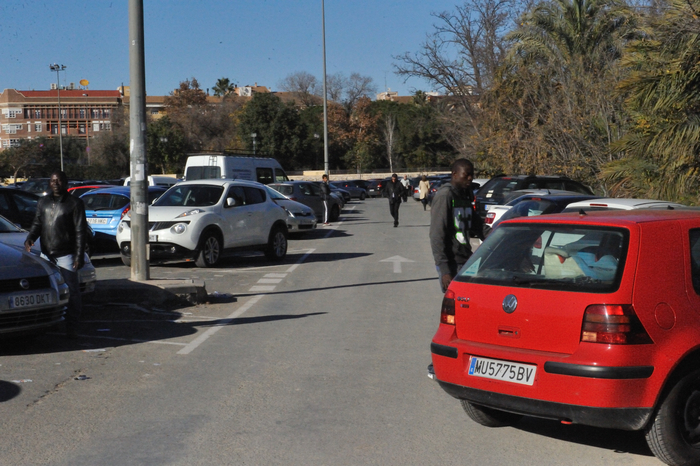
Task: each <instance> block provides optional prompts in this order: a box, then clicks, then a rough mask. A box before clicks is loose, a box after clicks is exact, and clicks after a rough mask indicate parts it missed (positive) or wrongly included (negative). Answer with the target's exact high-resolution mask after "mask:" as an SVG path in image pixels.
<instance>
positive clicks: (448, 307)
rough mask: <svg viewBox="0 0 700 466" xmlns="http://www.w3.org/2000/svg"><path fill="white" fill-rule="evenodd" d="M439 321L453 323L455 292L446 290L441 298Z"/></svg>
mask: <svg viewBox="0 0 700 466" xmlns="http://www.w3.org/2000/svg"><path fill="white" fill-rule="evenodd" d="M440 323H441V324H447V325H454V324H455V293H454V291H452V290H447V291H446V292H445V296H444V297H443V298H442V308H441V309H440Z"/></svg>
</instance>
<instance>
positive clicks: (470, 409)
mask: <svg viewBox="0 0 700 466" xmlns="http://www.w3.org/2000/svg"><path fill="white" fill-rule="evenodd" d="M460 403H462V408H463V409H464V412H466V413H467V416H469V417H470V418H471V419H472V421H474V422H476V423H477V424H481V425H482V426H486V427H507V426H512V425H513V424H516V423H517V422H518V421H519V420H520V419H522V417H523V416H522V415H521V414H514V413H509V412H507V411H499V410H497V409H492V408H486V407H485V406H479V405H476V404H474V403H470V402H469V401H466V400H460Z"/></svg>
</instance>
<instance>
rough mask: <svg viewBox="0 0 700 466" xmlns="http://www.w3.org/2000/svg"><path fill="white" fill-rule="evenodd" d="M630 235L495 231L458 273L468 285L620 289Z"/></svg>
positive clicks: (552, 229) (540, 227)
mask: <svg viewBox="0 0 700 466" xmlns="http://www.w3.org/2000/svg"><path fill="white" fill-rule="evenodd" d="M628 241H629V233H628V232H627V231H626V230H624V229H617V228H603V227H581V226H573V225H546V224H520V225H517V224H514V225H508V224H505V225H501V226H500V227H499V228H496V229H495V230H494V231H493V233H492V234H491V235H489V236H488V238H487V239H486V241H484V243H483V244H482V245H481V246H480V247H479V248H478V249H477V250H476V251H475V252H474V254H473V255H472V257H471V258H470V259H469V261H468V262H467V263H466V264H465V265H464V267H463V268H462V270H460V272H459V274H458V276H457V278H456V280H457V281H461V282H468V283H482V284H490V285H501V286H513V287H521V288H541V289H550V290H562V291H585V292H591V293H610V292H613V291H615V290H617V288H618V287H619V285H620V279H621V277H622V271H623V269H624V261H625V257H626V256H627V244H628Z"/></svg>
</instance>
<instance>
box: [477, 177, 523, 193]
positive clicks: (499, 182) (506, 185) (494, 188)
mask: <svg viewBox="0 0 700 466" xmlns="http://www.w3.org/2000/svg"><path fill="white" fill-rule="evenodd" d="M516 189H518V179H517V178H498V179H495V180H492V181H491V183H488V184H486V185H484V187H483V188H481V190H480V191H479V195H480V196H484V197H486V198H490V197H498V198H503V197H505V196H506V195H507V194H508V193H510V192H511V191H514V190H516Z"/></svg>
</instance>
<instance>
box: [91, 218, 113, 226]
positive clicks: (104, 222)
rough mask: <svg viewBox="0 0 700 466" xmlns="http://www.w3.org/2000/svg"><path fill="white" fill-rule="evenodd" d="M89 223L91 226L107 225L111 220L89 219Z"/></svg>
mask: <svg viewBox="0 0 700 466" xmlns="http://www.w3.org/2000/svg"><path fill="white" fill-rule="evenodd" d="M87 222H88V223H89V224H91V225H107V224H108V223H109V219H106V218H93V217H88V218H87Z"/></svg>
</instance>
